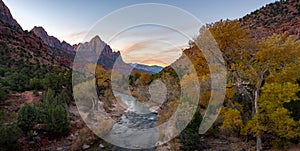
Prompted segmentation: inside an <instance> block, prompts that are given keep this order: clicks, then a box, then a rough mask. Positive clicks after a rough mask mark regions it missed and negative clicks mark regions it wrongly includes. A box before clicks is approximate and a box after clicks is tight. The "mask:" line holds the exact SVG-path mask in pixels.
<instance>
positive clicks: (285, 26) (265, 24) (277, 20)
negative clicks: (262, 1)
mask: <svg viewBox="0 0 300 151" xmlns="http://www.w3.org/2000/svg"><path fill="white" fill-rule="evenodd" d="M240 21H241V22H242V24H243V25H244V26H246V27H247V28H249V29H250V31H251V32H252V33H253V36H254V37H256V38H266V37H268V36H271V35H272V34H273V33H277V34H282V33H286V34H288V35H297V38H299V36H300V1H299V0H282V1H276V2H274V3H271V4H267V5H266V6H264V7H262V8H260V9H257V10H256V11H254V12H252V13H250V14H248V15H246V16H244V17H243V18H241V19H240Z"/></svg>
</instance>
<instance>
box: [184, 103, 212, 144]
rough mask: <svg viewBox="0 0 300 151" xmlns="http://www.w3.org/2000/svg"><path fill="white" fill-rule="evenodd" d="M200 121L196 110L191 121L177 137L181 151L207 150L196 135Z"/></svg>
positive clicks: (200, 116) (199, 115)
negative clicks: (180, 144)
mask: <svg viewBox="0 0 300 151" xmlns="http://www.w3.org/2000/svg"><path fill="white" fill-rule="evenodd" d="M201 121H202V115H201V113H200V111H199V110H198V109H197V111H196V113H195V114H194V117H193V119H192V121H191V122H190V123H189V124H188V126H187V127H186V128H185V129H184V130H183V131H182V132H181V133H180V135H179V138H180V141H181V143H182V146H181V147H180V149H181V150H203V149H206V148H207V145H206V144H205V143H204V142H201V141H200V135H199V134H198V131H199V126H200V124H201Z"/></svg>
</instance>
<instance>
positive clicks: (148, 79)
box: [139, 73, 151, 85]
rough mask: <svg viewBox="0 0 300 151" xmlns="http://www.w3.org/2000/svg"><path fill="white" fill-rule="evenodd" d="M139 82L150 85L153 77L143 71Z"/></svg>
mask: <svg viewBox="0 0 300 151" xmlns="http://www.w3.org/2000/svg"><path fill="white" fill-rule="evenodd" d="M139 82H140V83H141V84H143V85H148V84H149V83H150V82H151V77H150V75H149V74H147V73H142V74H141V77H140V78H139Z"/></svg>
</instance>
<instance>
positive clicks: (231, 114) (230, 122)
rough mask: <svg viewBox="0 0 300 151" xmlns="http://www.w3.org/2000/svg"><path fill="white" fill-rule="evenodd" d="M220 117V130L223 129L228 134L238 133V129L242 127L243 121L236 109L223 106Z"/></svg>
mask: <svg viewBox="0 0 300 151" xmlns="http://www.w3.org/2000/svg"><path fill="white" fill-rule="evenodd" d="M221 117H222V119H223V123H222V125H221V126H220V129H221V130H224V131H226V132H228V133H229V134H240V130H241V129H242V127H243V121H242V118H241V114H240V112H239V111H238V110H236V109H233V108H226V107H223V109H222V112H221Z"/></svg>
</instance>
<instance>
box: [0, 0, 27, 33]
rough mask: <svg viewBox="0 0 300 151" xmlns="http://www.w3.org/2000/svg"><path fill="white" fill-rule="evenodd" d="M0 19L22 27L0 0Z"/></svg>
mask: <svg viewBox="0 0 300 151" xmlns="http://www.w3.org/2000/svg"><path fill="white" fill-rule="evenodd" d="M0 20H1V21H2V22H3V23H6V24H9V25H11V26H14V27H17V28H19V29H22V28H21V26H20V25H19V24H18V22H17V21H16V20H15V19H14V18H13V17H12V15H11V13H10V11H9V9H8V7H7V6H6V5H5V4H4V3H3V1H2V0H0Z"/></svg>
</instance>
